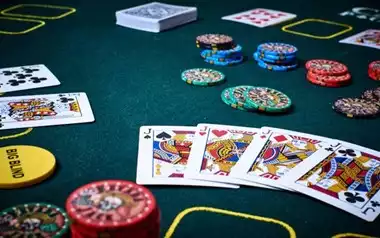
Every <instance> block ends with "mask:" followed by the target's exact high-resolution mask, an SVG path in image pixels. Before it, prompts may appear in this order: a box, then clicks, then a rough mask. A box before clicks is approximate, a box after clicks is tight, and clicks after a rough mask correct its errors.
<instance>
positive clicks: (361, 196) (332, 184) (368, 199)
mask: <svg viewBox="0 0 380 238" xmlns="http://www.w3.org/2000/svg"><path fill="white" fill-rule="evenodd" d="M379 175H380V152H378V151H374V150H371V149H368V148H365V147H361V146H358V145H354V144H351V143H347V142H341V146H339V147H338V148H336V149H335V150H333V151H331V152H330V154H329V155H327V156H324V157H319V158H316V157H314V158H313V159H311V158H310V159H309V160H306V161H304V162H302V164H301V165H300V166H298V167H297V168H295V169H294V170H292V171H291V172H290V173H289V179H288V181H287V186H289V187H291V188H292V189H294V190H296V191H298V192H301V193H304V194H306V195H308V196H311V197H313V198H316V199H318V200H321V201H324V202H326V203H328V204H330V205H332V206H335V207H337V208H340V209H342V210H345V211H346V212H349V213H351V214H354V215H356V216H358V217H360V218H362V219H364V220H366V221H374V220H375V219H376V217H377V216H378V215H379V213H380V192H379V188H380V176H379Z"/></svg>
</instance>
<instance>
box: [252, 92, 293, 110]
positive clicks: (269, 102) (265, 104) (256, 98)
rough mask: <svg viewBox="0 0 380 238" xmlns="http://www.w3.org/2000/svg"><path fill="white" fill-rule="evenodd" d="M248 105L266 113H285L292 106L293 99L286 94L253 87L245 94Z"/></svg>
mask: <svg viewBox="0 0 380 238" xmlns="http://www.w3.org/2000/svg"><path fill="white" fill-rule="evenodd" d="M244 97H245V99H246V103H247V104H249V105H250V106H251V107H253V108H255V109H257V110H259V111H265V112H285V111H287V110H288V109H289V108H290V107H291V105H292V101H291V99H290V98H289V97H288V96H287V95H286V94H284V93H282V92H280V91H278V90H275V89H272V88H265V87H251V88H249V89H248V90H246V91H245V92H244Z"/></svg>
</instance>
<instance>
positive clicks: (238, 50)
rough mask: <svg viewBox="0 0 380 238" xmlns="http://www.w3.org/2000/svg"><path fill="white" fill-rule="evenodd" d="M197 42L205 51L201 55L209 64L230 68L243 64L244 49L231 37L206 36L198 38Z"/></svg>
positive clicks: (219, 35)
mask: <svg viewBox="0 0 380 238" xmlns="http://www.w3.org/2000/svg"><path fill="white" fill-rule="evenodd" d="M195 42H196V45H197V47H198V48H202V49H203V50H202V51H201V54H200V55H201V57H202V58H203V59H204V61H205V62H207V63H209V64H214V65H220V66H228V65H234V64H239V63H241V62H243V59H244V56H243V53H242V47H241V46H240V45H236V44H235V42H234V40H233V39H232V37H231V36H228V35H221V34H205V35H200V36H197V38H196V40H195Z"/></svg>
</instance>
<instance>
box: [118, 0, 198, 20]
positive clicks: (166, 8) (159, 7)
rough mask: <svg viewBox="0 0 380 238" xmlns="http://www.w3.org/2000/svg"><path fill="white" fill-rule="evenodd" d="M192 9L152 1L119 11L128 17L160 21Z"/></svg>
mask: <svg viewBox="0 0 380 238" xmlns="http://www.w3.org/2000/svg"><path fill="white" fill-rule="evenodd" d="M194 9H195V8H194V7H183V6H176V5H170V4H164V3H160V2H152V3H148V4H144V5H141V6H137V7H133V8H129V9H125V10H121V11H119V12H120V13H121V14H123V15H124V16H128V17H138V18H144V19H146V20H149V21H160V20H163V19H167V18H170V17H173V16H177V15H180V14H184V13H187V12H189V11H192V10H194ZM117 14H118V13H117Z"/></svg>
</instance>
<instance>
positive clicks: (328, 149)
mask: <svg viewBox="0 0 380 238" xmlns="http://www.w3.org/2000/svg"><path fill="white" fill-rule="evenodd" d="M325 150H327V151H329V152H331V151H334V150H333V148H331V147H329V148H325Z"/></svg>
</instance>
